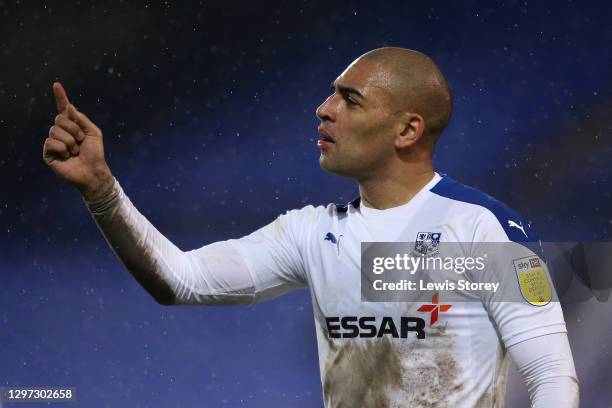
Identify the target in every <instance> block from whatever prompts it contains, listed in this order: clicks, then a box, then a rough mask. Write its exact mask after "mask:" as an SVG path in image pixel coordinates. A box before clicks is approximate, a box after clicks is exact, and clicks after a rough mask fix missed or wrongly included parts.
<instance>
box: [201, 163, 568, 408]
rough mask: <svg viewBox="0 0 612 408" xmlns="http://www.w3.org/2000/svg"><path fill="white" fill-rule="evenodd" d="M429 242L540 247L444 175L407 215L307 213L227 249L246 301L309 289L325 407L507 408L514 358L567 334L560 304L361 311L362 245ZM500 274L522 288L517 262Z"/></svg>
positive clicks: (402, 210) (349, 210)
mask: <svg viewBox="0 0 612 408" xmlns="http://www.w3.org/2000/svg"><path fill="white" fill-rule="evenodd" d="M422 233H429V234H430V237H431V234H433V235H434V238H435V239H436V240H437V241H439V242H512V241H515V242H521V241H534V240H536V241H537V238H536V237H535V235H534V234H533V233H532V232H531V231H530V230H529V227H528V225H527V223H526V222H525V221H524V220H523V219H522V218H521V217H520V216H519V215H518V214H517V213H516V212H514V211H512V210H511V209H509V208H508V207H506V206H504V205H503V204H501V203H500V202H498V201H496V200H494V199H493V198H491V197H490V196H488V195H486V194H484V193H482V192H479V191H478V190H475V189H473V188H469V187H466V186H464V185H462V184H460V183H458V182H456V181H454V180H452V179H451V178H449V177H448V176H440V175H438V174H437V173H436V175H435V177H434V178H433V179H432V180H431V181H430V182H429V183H428V184H427V185H426V186H425V187H424V188H423V189H422V190H421V191H420V192H419V193H418V194H416V195H415V196H414V197H413V198H412V199H411V200H410V201H409V202H408V203H407V204H404V205H402V206H399V207H395V208H390V209H386V210H376V209H372V208H368V207H365V206H364V205H360V200H359V199H356V200H354V201H353V202H351V203H350V204H349V205H347V206H338V205H332V204H330V205H328V206H327V207H323V206H320V207H313V206H307V207H304V208H302V209H299V210H292V211H288V212H287V213H286V214H284V215H281V216H280V217H278V218H277V219H276V221H274V222H273V223H271V224H269V225H267V226H265V227H263V228H261V229H260V230H257V231H255V232H254V233H252V234H250V235H248V236H246V237H244V238H241V239H238V240H229V241H225V243H230V244H231V245H232V246H233V247H234V248H235V249H236V250H237V252H238V253H239V254H240V257H241V258H242V260H243V261H244V262H245V263H246V265H247V267H248V270H249V272H250V274H251V276H252V280H253V282H254V288H252V290H248V291H247V292H248V293H249V296H252V298H251V300H250V301H252V302H255V301H260V300H263V299H267V298H270V297H274V296H277V295H279V294H281V293H284V292H286V291H288V290H290V289H293V288H297V287H304V286H307V287H309V288H310V292H311V295H312V304H313V309H314V315H315V321H316V328H317V340H318V352H319V364H320V370H321V380H322V385H323V393H324V399H325V404H326V406H327V407H358V406H360V407H431V406H440V407H446V406H448V407H501V406H503V404H504V396H505V387H506V375H507V371H508V364H509V358H508V356H507V353H506V348H508V347H510V346H512V345H513V344H516V343H519V342H521V341H524V340H527V339H530V338H533V337H538V336H542V335H545V334H550V333H560V332H565V331H566V328H565V322H564V319H563V315H562V312H561V308H560V306H559V303H558V302H546V304H544V305H539V306H534V305H532V304H530V303H528V302H527V301H524V302H519V301H513V302H493V301H490V299H488V298H486V297H485V298H482V299H478V300H477V301H474V299H471V300H472V301H469V300H470V299H468V298H469V296H470V294H468V293H466V294H465V296H466V301H465V302H453V303H452V304H445V302H444V294H443V293H442V294H439V296H437V297H436V298H435V299H432V300H431V302H429V303H430V305H429V306H425V307H424V308H423V303H416V302H382V303H381V302H366V301H363V300H362V293H361V270H360V263H361V243H362V242H377V241H381V242H393V241H397V242H412V243H414V242H415V239H418V237H419V235H418V234H422ZM213 245H215V244H213ZM521 248H523V250H524V251H525V253H524V254H523V255H524V256H533V253H532V252H531V251H529V250H527V249H526V248H524V247H522V246H521ZM513 256H516V255H513ZM497 267H498V268H502V269H503V270H502V271H496V272H497V273H498V274H499V273H502V274H508V276H511V277H512V278H511V279H514V280H515V281H516V280H517V276H516V274H515V272H514V270H513V267H514V266H513V265H512V261H509V262H508V264H507V265H501V266H497ZM483 273H484V274H486V273H487V271H486V270H485V271H484V272H483ZM516 286H517V288H518V283H517V284H516ZM455 295H456V296H461V294H455ZM456 296H455V298H456ZM242 301H244V299H242ZM426 303H427V302H426ZM434 309H435V310H434ZM433 314H435V318H432V315H433Z"/></svg>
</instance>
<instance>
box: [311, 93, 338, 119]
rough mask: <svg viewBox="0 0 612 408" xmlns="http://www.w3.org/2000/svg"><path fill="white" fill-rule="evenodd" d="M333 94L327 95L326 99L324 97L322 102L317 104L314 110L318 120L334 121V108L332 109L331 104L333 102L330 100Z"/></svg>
mask: <svg viewBox="0 0 612 408" xmlns="http://www.w3.org/2000/svg"><path fill="white" fill-rule="evenodd" d="M334 95H335V94H332V95H329V96H328V97H327V99H325V100H324V101H323V103H322V104H321V105H319V107H318V108H317V110H316V111H315V114H316V115H317V118H319V120H320V121H322V122H325V121H330V122H333V121H334V110H333V107H332V106H331V105H332V104H333V103H332V100H333V98H334Z"/></svg>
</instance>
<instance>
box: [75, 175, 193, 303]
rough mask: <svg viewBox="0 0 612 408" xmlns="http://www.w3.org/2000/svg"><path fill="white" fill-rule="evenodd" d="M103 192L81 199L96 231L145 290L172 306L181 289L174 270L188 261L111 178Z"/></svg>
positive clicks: (184, 265)
mask: <svg viewBox="0 0 612 408" xmlns="http://www.w3.org/2000/svg"><path fill="white" fill-rule="evenodd" d="M106 190H107V191H106V192H104V193H103V194H102V195H100V194H97V197H95V198H90V197H91V196H86V195H84V196H83V200H84V201H85V203H86V204H87V207H88V208H89V210H90V212H91V214H92V216H93V218H94V220H95V221H96V224H97V225H98V228H99V229H100V231H101V232H102V234H103V235H104V237H105V238H106V240H107V242H108V243H109V245H110V246H111V248H112V249H113V251H114V252H115V253H116V255H117V256H118V257H119V259H120V260H121V261H122V262H123V264H124V265H125V267H126V268H127V269H128V271H129V272H130V273H131V274H132V275H133V276H134V278H136V280H137V281H138V282H139V283H140V284H141V285H142V286H143V287H144V288H145V290H146V291H147V292H149V293H150V294H151V295H152V296H153V298H155V300H156V301H157V302H159V303H161V304H171V303H173V301H174V298H175V297H176V293H177V291H178V289H179V286H180V277H179V276H177V274H176V272H175V270H180V269H181V267H183V268H184V267H186V266H188V263H189V261H188V259H185V257H184V253H183V252H182V251H181V250H180V249H179V248H177V247H176V246H175V245H174V244H172V242H170V241H169V240H168V239H166V238H165V237H164V236H163V235H162V234H161V233H160V232H159V231H158V230H157V229H156V228H155V227H154V226H153V225H152V224H151V223H150V222H149V221H148V220H147V219H146V218H145V217H144V216H143V215H142V214H141V213H140V212H139V211H138V210H137V209H136V207H134V205H133V204H132V203H131V201H130V200H129V198H128V197H127V196H126V195H125V193H124V192H123V189H122V188H121V186H120V185H119V183H118V182H117V181H116V180H115V179H114V178H113V179H112V186H111V187H110V188H107V189H106ZM164 259H172V260H173V262H172V263H173V264H174V265H168V262H167V261H166V262H165V261H164Z"/></svg>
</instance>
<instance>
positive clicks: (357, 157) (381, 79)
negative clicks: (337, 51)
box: [316, 60, 398, 180]
mask: <svg viewBox="0 0 612 408" xmlns="http://www.w3.org/2000/svg"><path fill="white" fill-rule="evenodd" d="M391 79H392V78H391V77H390V74H389V73H388V72H386V70H385V69H384V68H383V67H382V66H381V65H380V63H377V62H372V61H368V60H356V61H355V62H353V63H352V64H351V65H349V67H348V68H347V69H346V70H345V71H344V72H343V73H342V74H340V76H339V77H338V78H336V80H335V81H334V82H333V83H332V88H333V94H332V95H330V96H329V97H328V98H327V99H326V100H325V101H324V102H323V103H322V104H321V105H320V106H319V107H318V108H317V110H316V115H317V117H318V118H319V120H320V121H321V124H320V125H319V135H320V139H319V142H318V144H319V147H320V149H321V156H320V157H319V163H320V165H321V168H323V170H325V171H328V172H330V173H334V174H338V175H340V176H344V177H348V178H351V179H356V180H361V179H363V178H366V177H369V176H372V175H375V174H376V173H378V172H380V171H381V170H384V168H385V166H386V165H387V164H388V163H389V161H390V160H391V159H392V158H393V157H394V155H395V147H394V139H395V137H394V134H395V132H396V131H397V129H398V120H397V117H396V116H395V115H394V113H393V109H392V107H393V101H392V94H391V91H390V86H391Z"/></svg>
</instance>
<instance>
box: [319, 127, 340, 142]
mask: <svg viewBox="0 0 612 408" xmlns="http://www.w3.org/2000/svg"><path fill="white" fill-rule="evenodd" d="M328 143H330V144H335V143H336V141H335V140H334V138H333V137H332V136H331V135H330V134H329V133H328V132H327V130H325V129H323V128H321V127H320V128H319V141H318V145H319V146H321V145H323V144H328Z"/></svg>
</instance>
